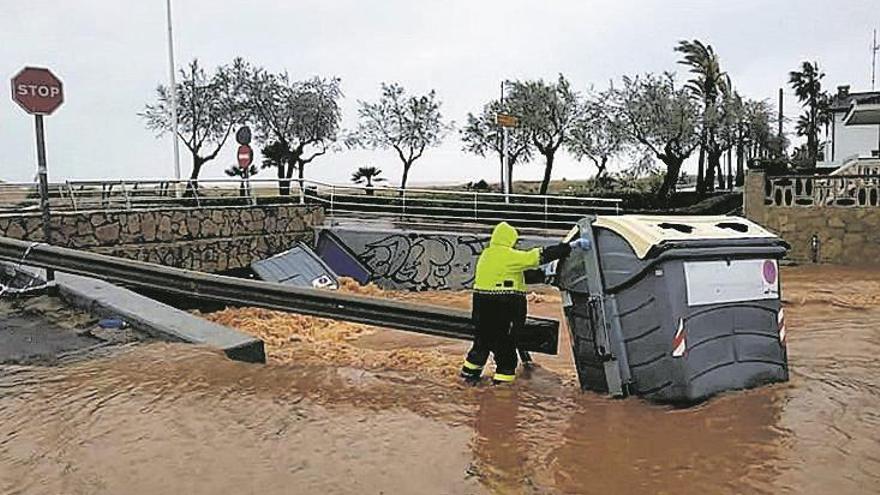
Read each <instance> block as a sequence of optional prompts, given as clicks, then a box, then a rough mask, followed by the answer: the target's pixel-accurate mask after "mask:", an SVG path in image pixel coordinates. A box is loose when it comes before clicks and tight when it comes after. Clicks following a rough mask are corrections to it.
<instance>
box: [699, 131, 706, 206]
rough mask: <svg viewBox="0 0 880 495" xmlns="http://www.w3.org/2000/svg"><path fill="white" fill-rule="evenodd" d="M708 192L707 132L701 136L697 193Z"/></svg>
mask: <svg viewBox="0 0 880 495" xmlns="http://www.w3.org/2000/svg"><path fill="white" fill-rule="evenodd" d="M705 193H706V133H705V131H703V133H702V135H701V136H700V157H699V158H698V159H697V195H698V196H702V195H703V194H705Z"/></svg>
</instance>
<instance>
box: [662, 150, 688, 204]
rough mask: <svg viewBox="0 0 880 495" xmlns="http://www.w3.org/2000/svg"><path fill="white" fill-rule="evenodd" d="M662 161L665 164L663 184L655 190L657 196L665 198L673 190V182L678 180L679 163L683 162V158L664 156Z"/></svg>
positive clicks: (667, 197) (668, 196)
mask: <svg viewBox="0 0 880 495" xmlns="http://www.w3.org/2000/svg"><path fill="white" fill-rule="evenodd" d="M663 163H664V164H666V176H665V177H664V178H663V184H661V185H660V189H658V190H657V198H658V199H660V200H667V199H669V198H670V197H671V196H672V193H673V192H674V191H675V183H676V182H677V181H678V176H679V174H680V173H681V164H682V163H684V159H682V158H666V159H664V160H663Z"/></svg>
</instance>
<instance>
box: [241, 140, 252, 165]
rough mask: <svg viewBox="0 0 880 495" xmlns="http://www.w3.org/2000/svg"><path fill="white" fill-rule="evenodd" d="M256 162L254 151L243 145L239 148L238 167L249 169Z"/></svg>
mask: <svg viewBox="0 0 880 495" xmlns="http://www.w3.org/2000/svg"><path fill="white" fill-rule="evenodd" d="M253 161H254V150H252V149H251V147H250V146H248V145H246V144H243V145H241V146H239V147H238V166H239V167H240V168H243V169H247V168H248V167H250V166H251V163H252V162H253Z"/></svg>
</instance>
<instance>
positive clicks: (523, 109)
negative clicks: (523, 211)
mask: <svg viewBox="0 0 880 495" xmlns="http://www.w3.org/2000/svg"><path fill="white" fill-rule="evenodd" d="M509 102H510V108H511V112H512V113H513V115H515V116H516V117H517V118H518V119H519V121H520V124H521V125H522V126H523V127H524V128H525V129H526V131H527V132H528V133H529V135H530V137H531V140H532V144H533V145H534V146H535V149H537V150H538V152H539V153H541V155H543V156H544V179H543V180H542V181H541V194H547V189H548V188H549V187H550V178H551V175H552V173H553V161H554V159H555V157H556V152H557V151H558V150H559V148H560V147H561V146H562V145H563V144H564V143H565V142H566V140H568V138H569V137H570V134H571V130H572V128H573V126H574V124H575V122H577V121H578V118H579V116H580V112H581V111H582V105H581V104H580V96H579V95H578V93H577V92H575V91H574V90H573V89H572V88H571V84H570V83H569V82H568V80H567V79H565V77H564V76H563V75H562V74H560V75H559V78H558V79H557V80H556V82H554V83H547V82H544V81H543V80H541V79H538V80H537V81H514V82H513V83H511V91H510V95H509Z"/></svg>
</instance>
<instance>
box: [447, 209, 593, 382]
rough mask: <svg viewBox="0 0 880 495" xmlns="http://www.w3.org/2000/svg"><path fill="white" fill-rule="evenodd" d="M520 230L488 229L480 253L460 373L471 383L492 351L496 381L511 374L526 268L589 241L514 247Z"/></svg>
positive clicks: (583, 246) (513, 373)
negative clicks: (471, 329)
mask: <svg viewBox="0 0 880 495" xmlns="http://www.w3.org/2000/svg"><path fill="white" fill-rule="evenodd" d="M518 239H519V234H518V233H517V231H516V229H515V228H513V227H512V226H511V225H510V224H508V223H507V222H501V223H499V224H498V225H496V226H495V229H494V230H493V231H492V238H491V240H490V241H489V246H488V247H487V248H486V249H484V250H483V252H482V253H481V254H480V258H479V260H478V261H477V269H476V278H475V279H474V294H473V309H472V311H473V321H474V326H475V327H476V333H475V334H474V343H473V346H472V347H471V350H470V352H468V355H467V358H466V359H465V361H464V365H463V366H462V368H461V376H462V378H464V379H465V380H466V381H468V382H476V381H478V380H479V379H480V376H481V375H482V373H483V366H485V365H486V361H487V360H488V359H489V353H490V352H491V353H492V354H493V356H494V358H495V374H494V375H493V377H492V380H493V382H494V383H495V384H500V383H511V382H513V381H514V379H515V378H516V365H517V355H516V343H515V342H514V341H513V335H512V334H511V331H512V329H513V328H515V327H517V326H521V325H524V324H525V319H526V314H527V309H528V308H527V304H528V303H527V301H526V277H525V272H526V271H528V270H533V269H537V268H538V267H539V266H540V265H543V264H546V263H550V262H552V261H555V260H558V259H561V258H564V257H566V256H568V254H569V253H570V252H571V250H572V249H589V248H590V241H589V240H588V239H577V240H575V241H572V242H570V243H562V244H557V245H553V246H547V247H544V248H535V249H531V250H528V251H522V250H518V249H516V243H517V241H518Z"/></svg>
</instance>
